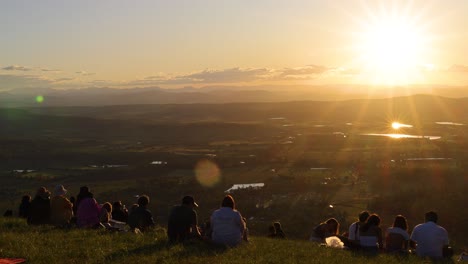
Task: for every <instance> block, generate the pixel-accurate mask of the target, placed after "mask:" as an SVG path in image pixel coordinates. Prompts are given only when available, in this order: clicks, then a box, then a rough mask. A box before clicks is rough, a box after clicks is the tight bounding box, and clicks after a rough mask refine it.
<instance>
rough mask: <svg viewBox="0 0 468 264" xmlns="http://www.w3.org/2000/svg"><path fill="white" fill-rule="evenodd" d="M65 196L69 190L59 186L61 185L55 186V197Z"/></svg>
mask: <svg viewBox="0 0 468 264" xmlns="http://www.w3.org/2000/svg"><path fill="white" fill-rule="evenodd" d="M65 194H67V189H65V187H63V185H61V184H59V185H57V186H55V189H54V195H56V196H62V195H65Z"/></svg>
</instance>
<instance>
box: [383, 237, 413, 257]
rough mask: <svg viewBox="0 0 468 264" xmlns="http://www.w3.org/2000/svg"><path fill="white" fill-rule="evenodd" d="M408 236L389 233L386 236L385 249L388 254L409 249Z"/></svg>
mask: <svg viewBox="0 0 468 264" xmlns="http://www.w3.org/2000/svg"><path fill="white" fill-rule="evenodd" d="M408 238H409V236H408V235H406V236H405V235H403V234H402V233H399V232H398V233H397V232H388V234H387V235H386V236H385V249H386V251H387V252H389V253H392V252H401V251H403V250H405V249H406V248H407V244H408V243H407V242H408Z"/></svg>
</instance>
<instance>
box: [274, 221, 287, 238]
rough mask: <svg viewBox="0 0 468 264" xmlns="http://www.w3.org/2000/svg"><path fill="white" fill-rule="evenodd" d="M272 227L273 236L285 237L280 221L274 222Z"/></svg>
mask: <svg viewBox="0 0 468 264" xmlns="http://www.w3.org/2000/svg"><path fill="white" fill-rule="evenodd" d="M273 227H274V228H275V238H283V239H284V238H286V234H285V233H284V232H283V228H282V227H281V223H280V222H274V223H273Z"/></svg>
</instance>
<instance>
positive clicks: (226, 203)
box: [221, 195, 236, 209]
mask: <svg viewBox="0 0 468 264" xmlns="http://www.w3.org/2000/svg"><path fill="white" fill-rule="evenodd" d="M221 207H230V208H232V209H236V202H235V201H234V198H232V196H231V195H226V196H224V199H223V202H222V203H221Z"/></svg>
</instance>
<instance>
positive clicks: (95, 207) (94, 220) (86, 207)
mask: <svg viewBox="0 0 468 264" xmlns="http://www.w3.org/2000/svg"><path fill="white" fill-rule="evenodd" d="M100 211H101V210H100V208H99V204H98V203H97V201H96V200H95V199H94V198H90V197H88V198H84V199H82V200H81V202H80V204H79V205H78V210H77V212H76V218H77V225H78V227H84V228H93V227H97V226H99V213H100Z"/></svg>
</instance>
